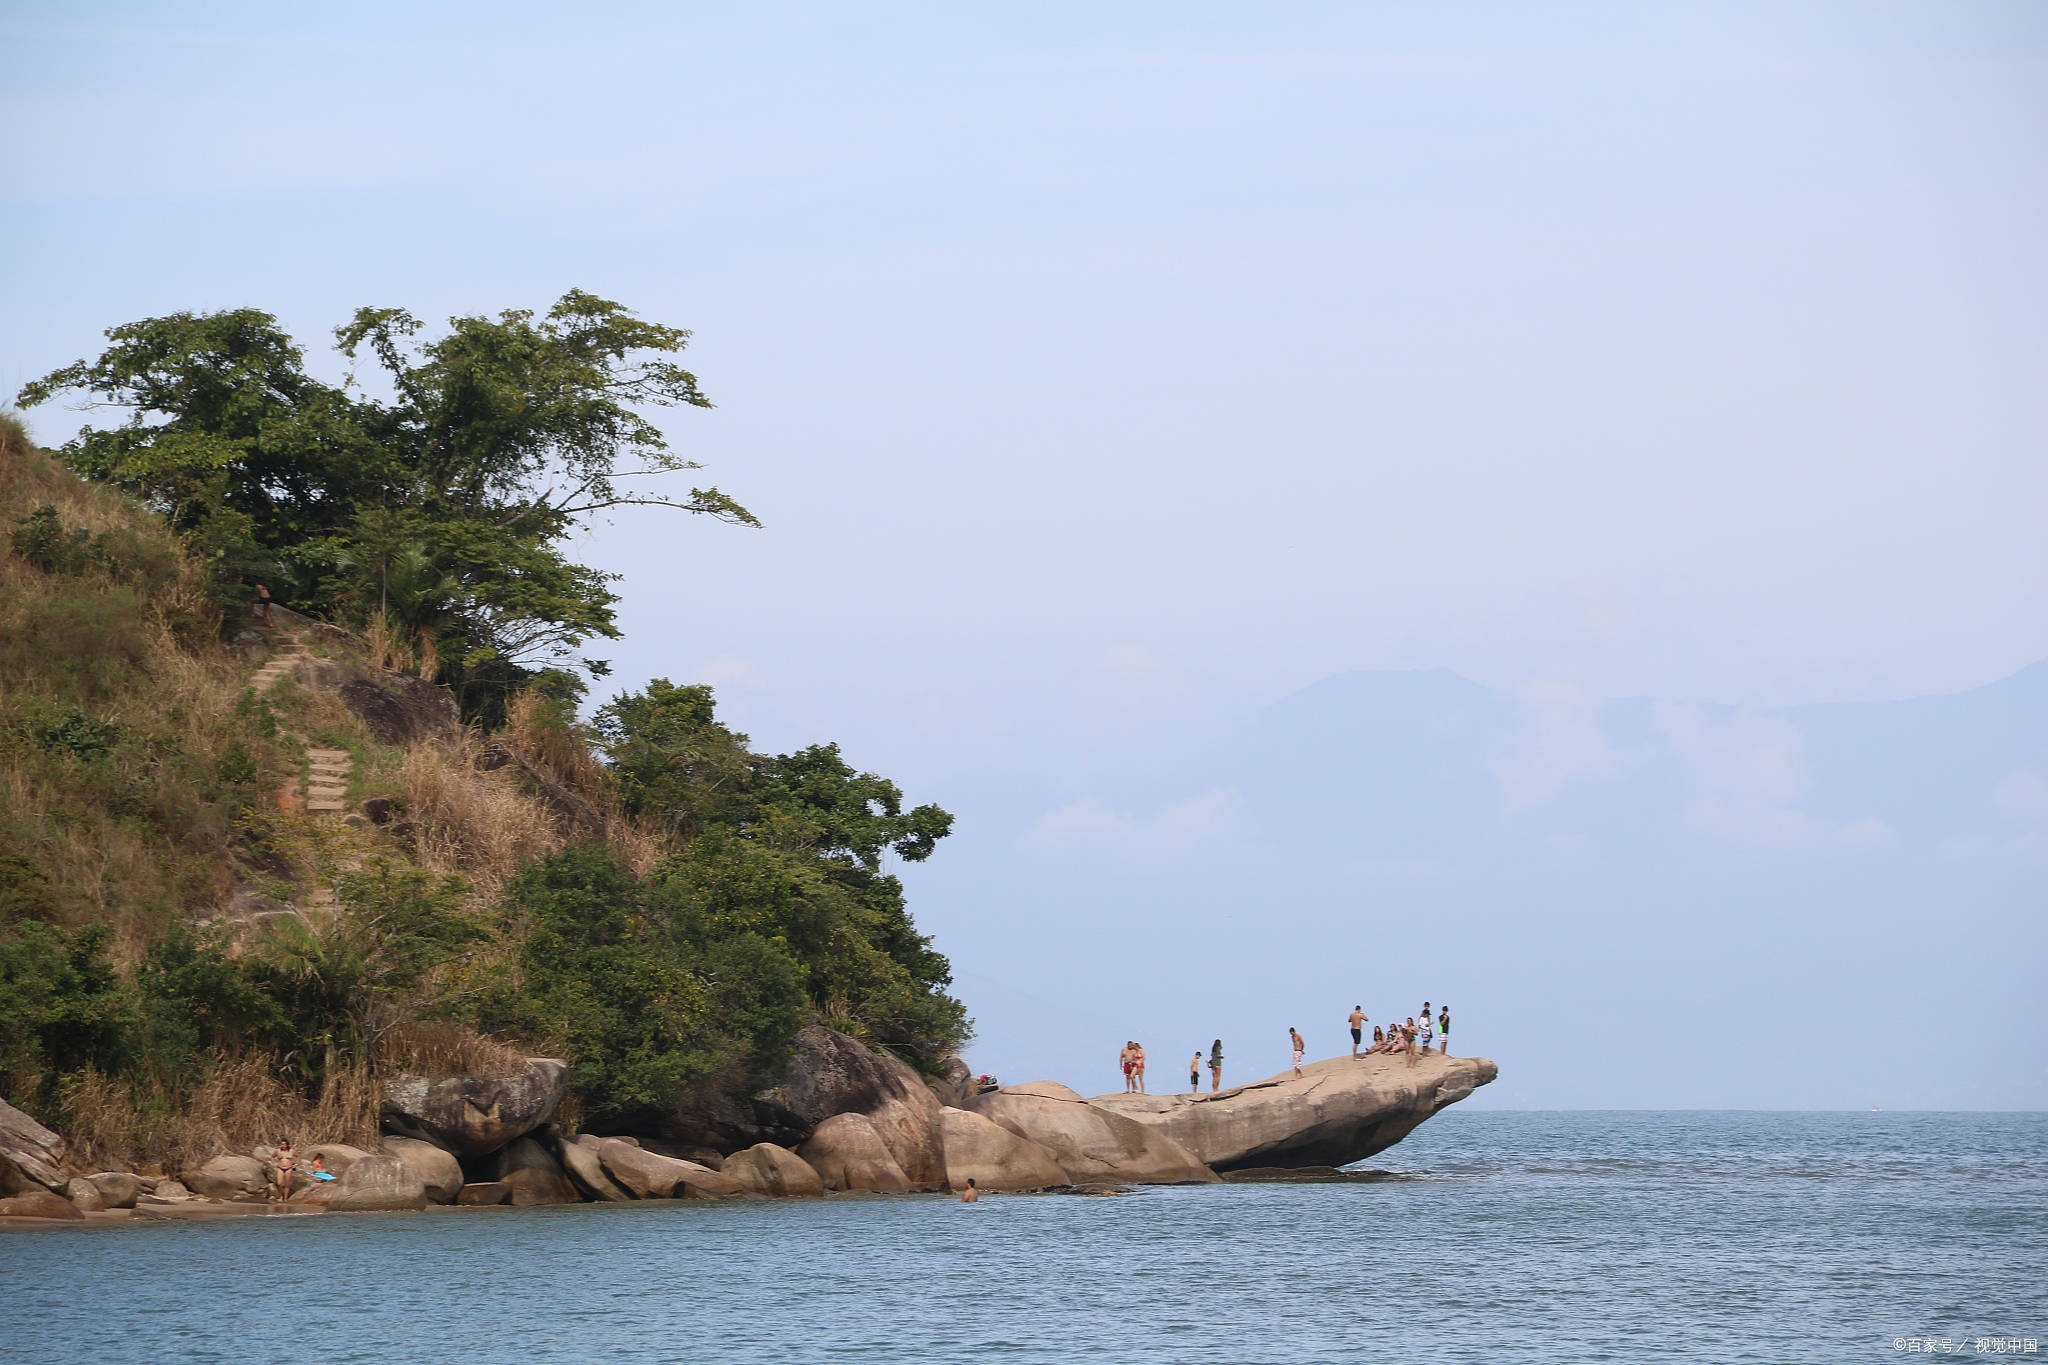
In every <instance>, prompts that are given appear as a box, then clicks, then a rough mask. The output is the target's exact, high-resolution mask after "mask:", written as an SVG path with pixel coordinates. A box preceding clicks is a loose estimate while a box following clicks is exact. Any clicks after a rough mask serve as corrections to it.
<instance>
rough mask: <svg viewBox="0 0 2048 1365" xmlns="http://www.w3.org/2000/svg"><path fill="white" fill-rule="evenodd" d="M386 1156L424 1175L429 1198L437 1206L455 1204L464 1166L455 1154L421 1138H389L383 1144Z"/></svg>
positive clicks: (381, 1144) (421, 1176) (422, 1176)
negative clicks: (393, 1157)
mask: <svg viewBox="0 0 2048 1365" xmlns="http://www.w3.org/2000/svg"><path fill="white" fill-rule="evenodd" d="M379 1145H380V1146H382V1147H383V1148H384V1155H386V1156H395V1157H397V1158H398V1159H399V1160H400V1161H403V1162H404V1163H405V1164H406V1165H408V1166H410V1167H412V1168H413V1169H414V1170H415V1171H418V1172H419V1173H420V1179H421V1180H422V1181H423V1182H425V1184H426V1187H427V1198H429V1199H431V1200H433V1201H434V1202H435V1203H436V1204H452V1203H454V1202H455V1195H456V1193H457V1192H458V1191H459V1190H461V1188H462V1163H461V1162H459V1161H457V1160H456V1159H455V1156H454V1154H453V1153H451V1152H448V1151H446V1150H444V1149H442V1148H440V1147H436V1146H435V1145H434V1144H433V1143H431V1142H421V1141H420V1140H419V1139H418V1138H408V1137H387V1138H385V1139H384V1140H383V1141H382V1143H380V1144H379Z"/></svg>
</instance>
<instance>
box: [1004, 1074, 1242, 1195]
mask: <svg viewBox="0 0 2048 1365" xmlns="http://www.w3.org/2000/svg"><path fill="white" fill-rule="evenodd" d="M1045 1084H1046V1083H1045V1082H1039V1083H1037V1084H1035V1085H1032V1086H1017V1087H1014V1088H1013V1087H1009V1086H1005V1087H1004V1088H1003V1089H1001V1090H993V1091H990V1092H989V1093H988V1094H986V1095H977V1096H975V1097H974V1098H972V1099H970V1100H969V1101H968V1102H967V1105H968V1109H969V1112H971V1113H975V1114H979V1115H981V1117H983V1118H985V1119H989V1120H991V1121H992V1122H994V1123H997V1124H999V1125H1001V1126H1002V1127H1004V1128H1007V1129H1009V1130H1010V1131H1011V1132H1012V1133H1015V1134H1016V1135H1017V1136H1018V1137H1020V1138H1026V1139H1028V1140H1030V1141H1032V1142H1035V1143H1037V1144H1038V1145H1039V1146H1041V1147H1044V1148H1045V1149H1047V1150H1048V1151H1050V1152H1051V1153H1052V1155H1053V1159H1054V1160H1055V1161H1057V1162H1058V1163H1059V1165H1060V1169H1061V1170H1063V1171H1065V1172H1066V1174H1067V1176H1068V1178H1069V1179H1070V1180H1073V1181H1077V1182H1078V1181H1086V1180H1117V1181H1126V1182H1129V1183H1132V1184H1140V1185H1178V1184H1197V1183H1207V1182H1211V1181H1214V1180H1215V1179H1216V1173H1215V1172H1214V1171H1212V1170H1210V1169H1209V1168H1208V1166H1206V1165H1204V1164H1203V1163H1202V1161H1201V1160H1200V1159H1199V1158H1198V1157H1196V1156H1195V1155H1194V1154H1193V1153H1191V1152H1190V1151H1189V1150H1188V1149H1187V1148H1185V1147H1183V1146H1182V1145H1181V1144H1180V1143H1178V1142H1176V1141H1174V1140H1173V1138H1171V1137H1169V1136H1168V1135H1167V1134H1165V1133H1164V1132H1158V1131H1155V1130H1154V1129H1152V1128H1150V1127H1147V1126H1146V1125H1144V1124H1141V1123H1137V1122H1134V1121H1132V1120H1131V1119H1129V1118H1126V1117H1125V1116H1124V1115H1122V1114H1120V1113H1116V1112H1113V1111H1112V1110H1110V1109H1107V1108H1104V1107H1102V1106H1100V1105H1097V1104H1093V1103H1090V1102H1089V1101H1087V1100H1083V1099H1079V1098H1075V1099H1064V1098H1061V1097H1059V1096H1056V1095H1051V1094H1046V1093H1042V1087H1043V1086H1044V1085H1045ZM1060 1088H1061V1089H1064V1088H1065V1087H1060Z"/></svg>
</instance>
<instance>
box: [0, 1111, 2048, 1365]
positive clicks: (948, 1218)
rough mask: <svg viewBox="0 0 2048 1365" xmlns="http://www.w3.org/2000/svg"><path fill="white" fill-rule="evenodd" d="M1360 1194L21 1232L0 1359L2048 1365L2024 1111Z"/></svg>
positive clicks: (613, 1210) (1523, 1157) (817, 1203)
mask: <svg viewBox="0 0 2048 1365" xmlns="http://www.w3.org/2000/svg"><path fill="white" fill-rule="evenodd" d="M1364 1164H1365V1165H1366V1166H1369V1167H1372V1168H1375V1169H1379V1170H1384V1171H1386V1172H1387V1173H1388V1174H1387V1175H1386V1176H1385V1178H1383V1179H1376V1180H1372V1181H1369V1182H1356V1181H1354V1182H1347V1183H1325V1184H1228V1185H1221V1186H1201V1187H1179V1188H1146V1189H1136V1190H1133V1191H1132V1192H1130V1193H1127V1194H1122V1195H1116V1196H1110V1197H1081V1196H1075V1195H1013V1196H999V1195H991V1196H989V1197H987V1198H985V1199H984V1200H983V1201H982V1202H981V1203H979V1204H977V1205H972V1206H969V1205H963V1204H961V1203H960V1202H959V1201H957V1200H955V1199H951V1198H948V1197H941V1196H936V1195H933V1196H908V1197H895V1198H885V1197H870V1198H862V1197H850V1196H848V1197H835V1198H829V1199H825V1200H811V1201H792V1202H770V1203H734V1204H706V1203H695V1202H686V1203H674V1204H670V1203H661V1204H645V1205H576V1206H570V1207H558V1208H535V1209H445V1210H430V1211H428V1212H425V1213H415V1214H358V1215H322V1216H315V1217H252V1218H236V1219H221V1220H212V1221H207V1222H180V1223H157V1222H141V1221H132V1222H127V1223H122V1224H119V1225H114V1226H86V1227H78V1226H75V1225H74V1226H56V1227H46V1228H32V1229H31V1228H17V1229H13V1230H9V1231H7V1232H5V1233H0V1360H6V1361H31V1362H43V1361H48V1362H63V1363H64V1365H78V1363H79V1362H87V1361H91V1362H105V1361H131V1360H132V1361H152V1362H155V1361H224V1362H251V1361H319V1362H378V1363H379V1365H382V1363H383V1362H411V1361H605V1362H655V1361H661V1362H669V1361H676V1362H736V1363H739V1362H744V1363H749V1365H751V1363H752V1362H764V1363H765V1362H775V1363H776V1365H786V1363H787V1362H802V1361H863V1362H864V1361H891V1362H893V1361H956V1360H959V1361H966V1360H972V1361H1011V1360H1014V1361H1119V1362H1121V1361H1132V1362H1152V1361H1159V1362H1211V1361H1213V1362H1228V1363H1229V1365H1244V1363H1246V1362H1268V1361H1270V1362H1276V1363H1277V1362H1304V1363H1306V1362H1317V1363H1318V1365H1321V1363H1322V1362H1331V1363H1333V1365H1334V1363H1335V1362H1344V1363H1345V1365H1369V1363H1370V1362H1381V1361H1384V1362H1404V1363H1405V1362H1418V1361H1486V1362H1495V1361H1503V1362H1553V1361H1554V1362H1571V1365H1582V1363H1583V1362H1591V1361H1709V1362H1719V1361H1772V1362H1780V1361H1782V1362H1793V1361H1799V1362H1805V1361H1814V1362H1823V1361H1825V1362H1836V1361H1840V1362H1850V1361H1858V1362H1861V1361H1877V1360H1904V1359H1914V1358H1919V1357H1922V1356H1925V1355H1944V1356H1949V1357H1957V1356H1971V1357H1998V1356H2005V1355H2014V1356H2020V1357H2026V1356H2029V1355H2031V1356H2033V1357H2034V1358H2036V1359H2041V1358H2043V1356H2042V1353H2043V1352H2044V1351H2048V1115H2042V1114H1983V1113H1967V1114H1939V1113H1779V1112H1769V1113H1737V1112H1726V1111H1713V1112H1684V1113H1646V1112H1636V1111H1629V1112H1614V1113H1584V1112H1580V1113H1549V1112H1546V1113H1509V1112H1500V1111H1487V1110H1470V1111H1460V1110H1456V1109H1453V1110H1450V1111H1448V1112H1446V1113H1444V1114H1441V1115H1439V1116H1438V1117H1436V1118H1434V1119H1432V1120H1431V1121H1430V1122H1428V1123H1427V1124H1425V1125H1424V1126H1423V1127H1422V1128H1421V1129H1419V1130H1418V1131H1417V1132H1416V1133H1415V1134H1414V1135H1413V1136H1411V1137H1410V1138H1409V1139H1408V1140H1407V1141H1406V1142H1403V1143H1402V1144H1400V1145H1399V1146H1397V1147H1395V1148H1393V1149H1391V1150H1389V1151H1387V1152H1383V1153H1381V1154H1380V1155H1379V1156H1377V1157H1375V1158H1373V1159H1372V1160H1371V1161H1370V1162H1368V1163H1364Z"/></svg>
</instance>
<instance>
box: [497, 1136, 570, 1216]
mask: <svg viewBox="0 0 2048 1365" xmlns="http://www.w3.org/2000/svg"><path fill="white" fill-rule="evenodd" d="M495 1166H496V1170H495V1172H494V1174H495V1175H496V1177H497V1180H498V1182H499V1183H500V1184H503V1185H509V1186H511V1187H512V1202H513V1203H515V1204H518V1205H519V1206H521V1207H522V1208H523V1207H525V1206H526V1205H528V1204H574V1203H578V1202H580V1201H581V1200H582V1198H583V1196H582V1195H581V1194H579V1193H577V1191H576V1186H575V1185H573V1184H572V1183H570V1180H569V1177H568V1175H567V1174H566V1173H564V1172H563V1170H562V1166H561V1163H560V1162H558V1161H556V1160H555V1159H554V1158H553V1157H552V1156H549V1155H548V1149H547V1148H545V1147H543V1146H541V1145H540V1143H538V1142H536V1141H535V1140H534V1139H532V1138H530V1137H523V1138H519V1139H517V1140H516V1141H513V1142H510V1143H507V1144H506V1145H505V1147H504V1148H503V1149H501V1150H500V1151H499V1153H498V1156H497V1160H496V1162H495Z"/></svg>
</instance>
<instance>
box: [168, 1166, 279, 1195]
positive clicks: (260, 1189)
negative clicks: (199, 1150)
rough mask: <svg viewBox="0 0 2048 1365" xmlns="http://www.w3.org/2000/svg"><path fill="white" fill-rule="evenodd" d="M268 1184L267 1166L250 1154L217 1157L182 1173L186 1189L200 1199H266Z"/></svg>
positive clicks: (269, 1176)
mask: <svg viewBox="0 0 2048 1365" xmlns="http://www.w3.org/2000/svg"><path fill="white" fill-rule="evenodd" d="M271 1183H272V1182H271V1174H270V1167H268V1166H266V1165H264V1164H263V1163H262V1162H260V1161H258V1160H257V1159H256V1158H255V1157H253V1156H217V1157H215V1158H213V1159H212V1160H211V1161H208V1162H207V1163H206V1164H205V1165H203V1166H200V1167H199V1168H198V1169H196V1170H190V1171H186V1172H185V1186H186V1188H187V1189H189V1190H191V1191H192V1193H194V1194H196V1195H198V1196H199V1197H200V1198H201V1199H241V1200H260V1199H267V1198H269V1197H270V1189H271Z"/></svg>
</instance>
